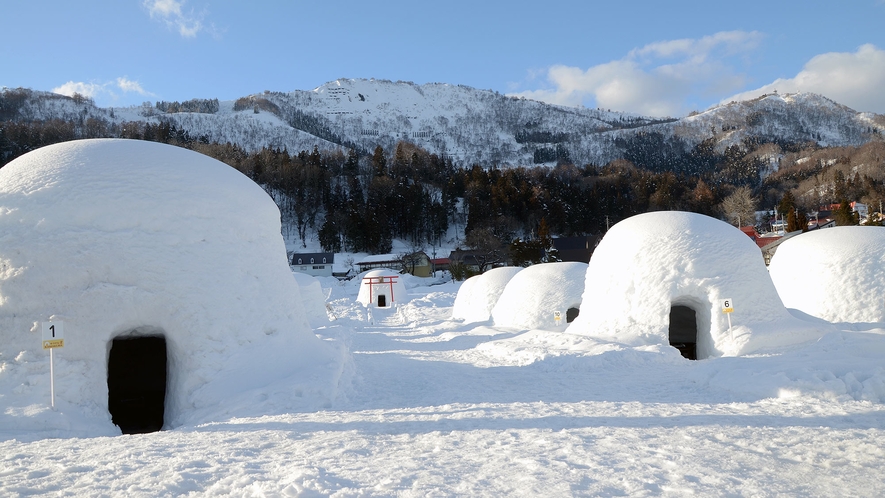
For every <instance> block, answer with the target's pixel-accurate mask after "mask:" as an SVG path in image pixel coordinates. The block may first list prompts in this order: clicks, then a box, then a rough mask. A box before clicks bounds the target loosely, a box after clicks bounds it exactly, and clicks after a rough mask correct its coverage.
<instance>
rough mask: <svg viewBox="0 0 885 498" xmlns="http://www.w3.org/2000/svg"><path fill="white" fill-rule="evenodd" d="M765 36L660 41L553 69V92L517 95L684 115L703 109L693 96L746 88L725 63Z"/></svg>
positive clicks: (731, 34) (719, 35)
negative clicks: (589, 63)
mask: <svg viewBox="0 0 885 498" xmlns="http://www.w3.org/2000/svg"><path fill="white" fill-rule="evenodd" d="M762 38H763V35H762V34H760V33H757V32H755V31H754V32H745V31H726V32H720V33H716V34H713V35H710V36H705V37H703V38H700V39H681V40H668V41H660V42H655V43H651V44H648V45H646V46H644V47H640V48H636V49H633V50H631V51H630V53H628V54H627V55H626V56H625V57H624V58H623V59H620V60H616V61H611V62H607V63H604V64H600V65H597V66H593V67H591V68H589V69H586V70H585V69H581V68H577V67H569V66H562V65H557V66H552V67H550V68H549V69H548V70H547V73H546V79H547V82H548V86H549V88H547V89H540V90H531V91H525V92H519V93H515V94H514V95H517V96H523V97H527V98H532V99H536V100H542V101H545V102H550V103H554V104H561V105H570V106H576V105H580V104H584V105H588V106H589V107H603V108H608V109H613V110H618V111H628V112H636V113H639V114H645V115H650V116H678V115H684V114H685V113H687V112H688V111H690V110H692V109H694V108H696V107H697V106H698V103H696V102H691V101H690V99H691V98H692V96H694V98H698V97H701V96H712V95H722V94H723V93H728V92H734V91H736V90H737V89H739V88H741V87H742V86H744V84H745V78H744V77H743V76H741V75H740V74H736V73H735V72H734V71H733V70H732V68H731V66H729V65H728V64H727V63H726V62H727V60H728V58H730V57H734V56H740V55H743V54H746V53H749V52H750V51H752V50H754V49H755V48H756V47H758V46H759V44H760V42H761V41H762Z"/></svg>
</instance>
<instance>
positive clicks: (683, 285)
mask: <svg viewBox="0 0 885 498" xmlns="http://www.w3.org/2000/svg"><path fill="white" fill-rule="evenodd" d="M723 299H730V300H731V303H732V305H733V307H734V312H733V313H732V314H731V319H732V322H733V325H734V327H733V328H732V330H729V326H728V317H727V315H726V314H725V313H723V311H722V306H721V300H723ZM673 307H683V308H682V309H684V308H689V309H690V310H691V311H692V312H693V313H694V314H695V321H696V332H695V334H694V335H695V337H696V350H697V357H698V358H707V357H714V356H722V355H737V354H746V353H750V352H753V351H759V350H767V349H772V348H777V347H783V346H785V345H789V344H795V343H799V342H806V341H810V340H813V339H816V338H819V337H820V336H821V335H822V334H823V331H821V330H818V328H820V325H819V324H811V323H806V322H803V321H800V320H799V319H796V318H794V317H793V316H792V315H791V314H790V313H789V312H788V311H787V309H786V308H785V307H784V305H783V303H782V302H781V300H780V297H778V294H777V291H776V290H775V287H774V285H773V284H772V282H771V278H770V277H769V276H768V272H767V270H766V268H765V264H764V262H763V259H762V256H761V255H760V254H759V249H758V247H756V245H755V244H754V243H753V242H752V240H750V238H749V237H747V236H746V235H744V234H743V233H742V232H741V231H740V230H737V229H735V228H734V227H732V226H731V225H728V224H726V223H724V222H722V221H719V220H715V219H713V218H710V217H708V216H704V215H699V214H695V213H685V212H655V213H646V214H641V215H638V216H633V217H631V218H628V219H626V220H624V221H622V222H620V223H618V224H616V225H615V226H614V227H612V229H611V230H609V232H608V233H607V234H606V235H605V237H604V238H603V240H602V241H601V242H600V244H599V246H598V247H597V248H596V250H595V251H594V253H593V257H592V258H591V260H590V264H589V266H588V268H587V280H586V288H585V290H584V296H583V300H582V306H581V314H580V315H579V316H578V318H577V319H576V320H575V321H574V322H572V324H571V325H570V326H569V328H568V329H567V331H568V332H570V333H576V334H584V335H591V336H598V337H607V338H610V339H611V340H616V341H618V342H622V343H626V344H631V345H646V344H668V343H669V342H670V314H671V308H673ZM828 330H829V329H828ZM673 342H681V341H673Z"/></svg>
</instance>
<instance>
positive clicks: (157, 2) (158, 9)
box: [144, 0, 215, 38]
mask: <svg viewBox="0 0 885 498" xmlns="http://www.w3.org/2000/svg"><path fill="white" fill-rule="evenodd" d="M184 4H185V1H184V0H182V1H178V0H144V6H145V8H147V10H148V13H149V14H150V16H151V19H159V20H161V21H163V22H164V23H165V24H166V25H167V26H169V28H171V29H175V30H177V31H178V34H180V35H181V36H183V37H184V38H194V37H196V36H197V34H199V33H200V32H201V31H207V30H209V31H212V32H213V34H214V31H215V30H214V28H212V27H207V26H206V25H204V24H203V17H204V14H194V12H193V11H190V12H185V11H184V10H183V9H182V7H183V6H184Z"/></svg>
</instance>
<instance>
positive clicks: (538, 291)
mask: <svg viewBox="0 0 885 498" xmlns="http://www.w3.org/2000/svg"><path fill="white" fill-rule="evenodd" d="M586 275H587V263H576V262H561V263H543V264H538V265H532V266H529V267H528V268H526V269H524V270H522V271H520V272H519V273H517V274H516V275H514V276H513V278H511V279H510V281H509V282H508V283H507V286H506V287H504V292H502V293H501V297H499V298H498V302H497V303H496V304H495V307H494V308H493V309H492V321H494V322H495V325H499V326H502V327H513V328H520V329H540V330H553V331H562V330H565V328H566V327H567V326H568V324H569V323H571V322H572V321H574V319H575V318H577V316H578V314H579V312H580V309H581V298H582V296H583V294H584V281H585V279H586Z"/></svg>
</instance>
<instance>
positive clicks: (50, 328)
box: [42, 322, 65, 349]
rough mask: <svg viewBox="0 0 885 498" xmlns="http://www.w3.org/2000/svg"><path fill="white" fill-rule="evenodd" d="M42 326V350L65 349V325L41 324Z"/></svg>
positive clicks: (57, 323)
mask: <svg viewBox="0 0 885 498" xmlns="http://www.w3.org/2000/svg"><path fill="white" fill-rule="evenodd" d="M42 325H43V349H53V348H63V347H65V323H64V322H42Z"/></svg>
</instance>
